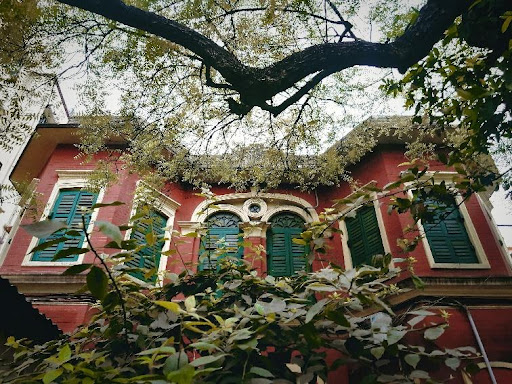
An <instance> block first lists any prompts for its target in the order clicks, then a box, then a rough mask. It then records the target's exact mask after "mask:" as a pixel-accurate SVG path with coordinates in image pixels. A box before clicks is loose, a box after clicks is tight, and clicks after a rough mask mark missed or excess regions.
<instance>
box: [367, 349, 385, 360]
mask: <svg viewBox="0 0 512 384" xmlns="http://www.w3.org/2000/svg"><path fill="white" fill-rule="evenodd" d="M385 351H386V349H385V348H384V347H375V348H372V349H370V353H371V354H372V355H373V357H375V358H376V359H377V360H379V359H380V358H381V357H382V355H383V354H384V352H385Z"/></svg>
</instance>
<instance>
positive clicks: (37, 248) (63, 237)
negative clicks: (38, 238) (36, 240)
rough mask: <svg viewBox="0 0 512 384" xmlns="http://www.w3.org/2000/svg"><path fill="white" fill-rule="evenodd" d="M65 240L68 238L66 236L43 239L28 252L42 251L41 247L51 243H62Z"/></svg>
mask: <svg viewBox="0 0 512 384" xmlns="http://www.w3.org/2000/svg"><path fill="white" fill-rule="evenodd" d="M66 240H69V238H68V237H66V236H62V237H58V238H56V239H52V240H49V241H45V242H44V243H41V244H39V245H37V246H35V247H34V248H32V250H31V251H30V253H34V252H37V251H42V250H43V249H46V248H49V247H51V246H52V245H55V244H60V243H63V242H65V241H66Z"/></svg>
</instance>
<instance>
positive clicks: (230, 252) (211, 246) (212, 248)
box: [199, 212, 244, 270]
mask: <svg viewBox="0 0 512 384" xmlns="http://www.w3.org/2000/svg"><path fill="white" fill-rule="evenodd" d="M241 221H242V220H241V219H240V218H239V217H238V216H237V215H235V214H233V213H230V212H218V213H215V214H213V215H211V216H210V217H208V219H207V220H206V223H205V224H206V227H207V231H206V234H205V235H204V236H203V237H202V238H201V247H200V251H199V270H206V269H216V268H217V261H218V260H220V259H222V258H224V257H226V256H228V257H233V258H237V259H241V258H242V257H243V254H244V248H243V247H241V246H240V244H239V243H240V242H241V238H240V236H241V234H240V228H239V226H238V225H239V224H240V222H241ZM219 249H221V250H222V251H220V250H219Z"/></svg>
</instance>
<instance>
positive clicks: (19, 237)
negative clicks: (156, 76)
mask: <svg viewBox="0 0 512 384" xmlns="http://www.w3.org/2000/svg"><path fill="white" fill-rule="evenodd" d="M77 155H78V150H77V148H75V147H74V146H72V145H61V146H58V147H57V148H56V150H55V151H54V153H53V155H52V156H51V157H50V159H49V161H48V162H47V164H46V165H45V167H44V169H43V171H42V172H41V174H40V175H39V178H40V183H39V185H38V186H37V193H38V194H40V201H41V202H42V203H46V202H47V201H48V199H49V196H50V194H51V191H52V189H53V187H54V185H55V183H56V181H57V174H56V172H55V171H56V170H63V169H68V170H79V169H93V168H94V165H95V164H94V163H95V162H96V161H98V160H101V159H105V158H106V156H107V154H106V153H99V154H97V155H95V156H94V161H93V162H91V163H86V164H84V163H82V158H78V157H77ZM404 161H406V158H405V157H404V154H403V150H402V149H401V148H390V147H388V148H382V149H379V150H376V151H375V152H373V153H370V154H368V155H367V156H365V157H364V158H363V159H362V160H361V162H360V163H359V164H357V165H355V166H353V167H352V168H351V169H350V171H351V175H352V177H353V178H354V180H357V182H358V184H359V185H364V184H366V183H368V182H370V181H372V180H375V181H376V182H377V185H378V186H380V187H382V186H384V185H385V184H387V183H389V182H391V181H394V180H395V179H396V177H397V176H398V175H399V172H400V171H401V170H403V169H404V167H398V165H399V164H400V163H402V162H404ZM119 169H120V171H119V181H118V182H116V183H114V184H113V185H112V186H110V187H109V188H108V189H107V190H106V192H105V195H104V197H103V201H104V202H110V201H114V200H120V201H124V202H126V204H125V205H122V206H116V207H105V208H101V209H100V210H99V214H98V217H97V220H106V221H112V222H113V223H115V224H118V225H120V224H125V223H127V221H128V219H129V215H130V211H131V209H132V203H131V201H132V197H133V193H134V190H135V186H136V182H137V175H135V174H130V172H129V171H128V170H126V169H123V167H122V166H121V167H119ZM431 169H432V170H442V169H444V166H443V165H442V164H439V163H435V162H433V164H432V167H431ZM212 191H213V192H214V193H215V194H217V195H222V194H229V193H233V192H234V191H233V190H231V189H228V188H225V187H221V186H215V187H213V188H212ZM196 192H197V191H195V190H193V189H192V188H191V187H190V186H187V185H181V184H172V183H170V184H168V185H166V187H165V188H164V190H163V193H164V194H166V195H167V196H169V197H170V198H172V199H173V200H175V201H177V202H178V203H180V204H181V206H180V207H179V208H178V210H177V211H176V217H175V223H174V229H178V230H179V229H180V228H179V225H178V222H179V221H190V220H191V216H192V213H193V211H194V209H195V208H196V207H197V205H198V204H200V203H201V202H202V201H203V198H202V197H199V196H196V195H195V193H196ZM268 192H274V193H284V194H291V195H294V196H298V197H300V198H302V199H304V200H306V201H307V202H308V204H310V206H311V207H315V208H316V211H317V212H318V213H320V212H321V211H322V210H323V209H324V208H328V207H330V206H331V205H332V203H333V200H335V199H340V198H343V197H345V196H347V195H348V194H350V193H351V188H350V186H349V185H348V183H342V184H341V185H340V186H337V187H319V188H318V189H317V193H318V196H319V201H318V206H317V201H316V197H315V194H314V193H307V192H301V191H298V190H296V189H277V190H272V191H268ZM386 201H387V200H386V199H383V204H382V205H381V207H380V209H381V213H382V217H383V220H384V224H385V231H386V235H387V237H388V241H389V244H390V247H391V250H392V253H393V254H394V255H395V256H396V257H406V256H408V255H404V254H403V253H402V252H401V250H400V249H399V248H398V246H397V245H396V240H397V238H399V237H401V236H402V231H403V228H405V227H406V225H408V224H410V223H411V218H410V216H409V215H408V214H403V215H398V214H397V213H395V212H393V213H392V214H390V215H389V214H388V213H387V206H386ZM466 206H467V209H468V211H469V213H470V215H471V217H472V220H473V223H474V225H475V227H476V228H477V231H478V236H479V238H480V241H481V243H482V245H483V247H484V250H485V253H486V255H487V258H488V260H489V263H490V265H491V269H486V270H463V269H436V270H433V269H431V268H430V267H429V264H428V261H427V258H426V256H425V252H424V249H423V246H422V245H421V244H420V245H419V246H418V248H417V249H416V250H415V251H414V252H412V253H411V256H414V257H415V258H416V259H417V263H416V265H415V271H416V273H417V274H418V275H420V276H440V277H448V276H459V277H477V276H480V277H485V276H511V275H512V274H511V270H510V266H509V264H508V262H507V261H506V260H505V259H504V258H503V256H502V253H501V251H500V248H499V245H498V243H497V241H496V239H495V237H494V235H493V233H492V231H491V228H490V227H489V225H488V222H487V220H486V218H485V213H484V212H483V211H482V208H481V206H480V204H479V202H478V200H477V198H476V197H472V198H471V199H470V200H469V201H468V202H467V203H466ZM29 222H32V219H31V217H30V215H29V214H26V215H25V218H24V220H23V223H29ZM30 241H31V236H30V235H29V234H28V233H27V232H25V231H24V230H23V229H20V230H18V232H17V234H16V236H15V238H14V240H13V243H12V245H11V248H10V250H9V253H8V256H7V258H6V260H5V262H4V264H3V265H2V266H1V268H0V273H1V274H3V275H10V274H44V273H51V274H59V273H60V272H62V271H63V270H64V269H65V267H56V266H52V265H48V266H42V267H34V266H22V265H21V263H22V261H23V258H24V257H25V255H26V253H27V252H28V247H29V243H30ZM185 241H186V243H185V244H181V245H179V246H178V249H179V251H180V254H181V256H182V258H183V259H184V261H185V264H186V265H187V266H188V267H189V268H193V264H194V263H196V262H197V256H198V249H199V240H198V239H192V238H185ZM250 241H252V242H253V243H255V244H261V245H263V246H265V245H266V244H265V240H264V239H261V238H251V239H250ZM92 242H93V244H94V245H95V246H96V247H98V249H99V250H100V251H107V252H109V251H108V250H104V249H102V248H101V246H102V245H103V244H105V243H107V242H108V239H107V238H106V237H105V236H104V235H102V234H100V233H98V232H97V231H95V232H94V233H93V235H92ZM329 245H330V247H331V248H330V250H329V252H328V254H327V255H326V256H325V257H324V259H325V260H331V261H333V262H335V263H336V264H339V265H343V251H342V242H341V238H340V236H339V235H338V234H335V235H334V236H333V238H332V239H331V240H330V244H329ZM176 259H177V258H169V260H168V270H170V271H173V272H181V271H182V270H183V265H182V263H181V261H180V262H176ZM84 261H85V262H92V261H93V255H92V253H89V254H87V255H86V256H85V260H84ZM255 265H256V266H257V267H258V268H259V269H260V271H261V272H264V271H265V269H266V268H265V262H264V261H263V262H256V264H255ZM326 265H327V262H326V261H323V262H321V261H315V263H314V264H313V268H314V269H317V268H321V267H323V266H326ZM405 276H406V274H403V276H402V278H404V277H405ZM52 311H53V312H52V313H56V312H58V311H57V310H56V309H52Z"/></svg>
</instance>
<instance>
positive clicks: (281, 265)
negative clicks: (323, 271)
mask: <svg viewBox="0 0 512 384" xmlns="http://www.w3.org/2000/svg"><path fill="white" fill-rule="evenodd" d="M303 226H304V222H303V221H302V220H301V219H300V218H299V217H298V216H296V215H293V214H290V213H285V214H281V215H278V216H276V217H274V218H273V219H272V220H271V226H270V230H269V231H268V233H267V256H268V273H269V274H270V275H272V276H275V277H279V276H291V275H293V274H294V273H296V272H298V271H303V270H305V269H306V247H305V246H303V245H300V244H295V243H294V242H293V239H295V238H300V234H301V233H302V231H303V230H304V229H303Z"/></svg>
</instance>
